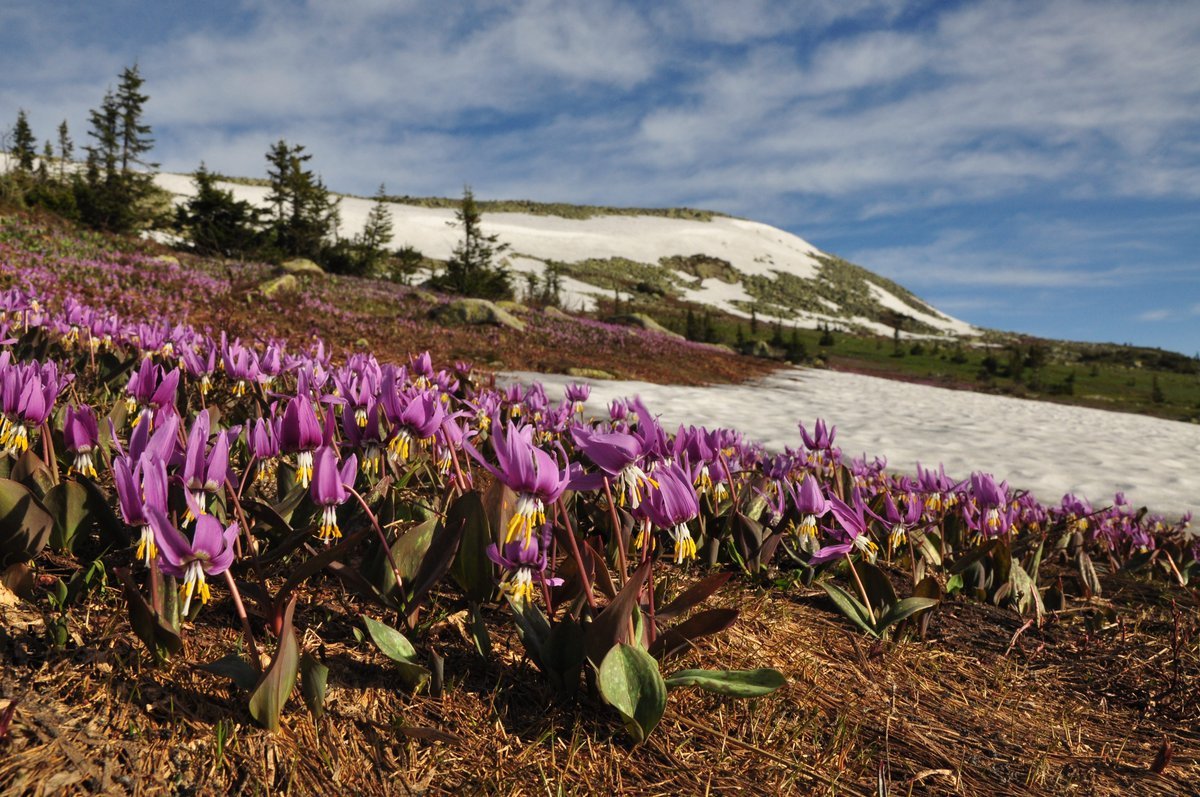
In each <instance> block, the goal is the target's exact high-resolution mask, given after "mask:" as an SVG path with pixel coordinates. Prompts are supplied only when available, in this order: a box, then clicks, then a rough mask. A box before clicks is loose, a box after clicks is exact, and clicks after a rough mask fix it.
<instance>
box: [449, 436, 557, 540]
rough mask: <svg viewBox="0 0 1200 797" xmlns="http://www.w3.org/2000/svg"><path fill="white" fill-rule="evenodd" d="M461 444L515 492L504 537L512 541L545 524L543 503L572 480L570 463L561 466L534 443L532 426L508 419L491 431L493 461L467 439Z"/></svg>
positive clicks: (553, 500) (551, 499)
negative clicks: (502, 428)
mask: <svg viewBox="0 0 1200 797" xmlns="http://www.w3.org/2000/svg"><path fill="white" fill-rule="evenodd" d="M463 448H465V449H466V450H467V452H468V453H469V454H470V455H471V456H472V457H474V458H475V460H476V461H478V462H479V464H481V465H483V467H485V468H486V469H487V470H488V471H489V472H490V473H491V474H492V475H493V476H495V477H496V479H497V480H499V481H500V483H501V484H503V485H505V486H506V487H508V488H509V489H510V490H512V491H513V492H514V493H516V494H517V505H516V510H515V511H514V512H513V516H512V519H511V520H509V522H508V528H507V529H506V531H505V535H504V541H505V542H506V543H509V542H512V541H513V540H515V539H516V538H517V537H518V536H520V537H522V538H523V539H524V540H526V541H528V540H529V539H531V538H532V537H533V532H534V530H535V529H541V528H542V527H543V526H545V525H546V504H552V503H554V502H555V501H557V500H558V499H559V497H560V496H562V494H563V493H564V492H565V491H566V489H567V485H568V484H569V483H570V480H571V471H570V469H569V467H567V466H566V465H561V466H560V465H559V463H558V462H556V461H555V459H554V457H552V456H550V455H549V454H547V453H546V452H545V451H543V450H541V449H540V448H536V447H535V446H534V445H533V427H532V426H522V427H520V428H517V427H516V426H515V425H514V424H513V423H512V422H511V421H510V422H509V423H508V430H507V432H504V431H502V430H500V429H499V428H497V429H495V430H494V431H493V433H492V450H493V451H494V452H495V454H496V464H495V465H492V464H491V463H490V462H488V461H487V460H486V459H485V458H484V457H483V455H482V454H480V453H479V451H478V450H476V449H475V447H474V446H472V445H471V443H470V442H468V441H466V440H464V441H463ZM563 459H566V456H565V455H563Z"/></svg>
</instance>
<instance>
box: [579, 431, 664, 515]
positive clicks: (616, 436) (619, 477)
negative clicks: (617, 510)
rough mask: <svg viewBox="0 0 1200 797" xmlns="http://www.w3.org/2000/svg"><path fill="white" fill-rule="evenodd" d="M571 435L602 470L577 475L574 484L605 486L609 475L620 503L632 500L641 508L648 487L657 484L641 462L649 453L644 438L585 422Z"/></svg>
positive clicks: (580, 486) (585, 488)
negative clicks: (590, 426) (589, 424)
mask: <svg viewBox="0 0 1200 797" xmlns="http://www.w3.org/2000/svg"><path fill="white" fill-rule="evenodd" d="M571 437H573V438H574V440H575V445H576V446H577V447H578V448H579V450H580V451H581V452H583V453H584V454H585V455H587V458H588V459H590V460H591V461H592V462H594V463H596V466H597V467H599V468H600V473H593V474H587V475H583V476H579V477H577V478H576V479H575V480H574V482H573V483H572V485H571V486H572V488H573V489H578V490H594V489H597V488H599V487H602V486H604V480H605V479H607V480H609V481H610V482H612V483H613V485H614V486H615V488H616V493H617V503H619V504H621V505H624V504H625V503H626V502H628V503H629V506H630V507H631V508H632V509H637V508H638V505H639V504H640V503H641V502H642V496H643V495H645V493H646V491H647V489H648V487H649V486H650V485H655V481H654V479H652V478H650V477H649V476H647V475H646V471H644V470H643V469H642V467H641V465H640V464H639V461H640V460H642V458H643V457H644V453H645V448H644V444H643V440H642V439H641V438H639V437H636V436H634V435H631V434H626V433H625V432H599V431H595V430H592V429H588V428H587V427H582V426H577V427H575V428H573V429H572V430H571Z"/></svg>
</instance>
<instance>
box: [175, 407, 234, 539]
mask: <svg viewBox="0 0 1200 797" xmlns="http://www.w3.org/2000/svg"><path fill="white" fill-rule="evenodd" d="M208 437H209V420H208V410H201V411H200V413H199V414H198V415H197V416H196V420H195V421H193V422H192V429H191V431H190V432H189V433H188V439H187V447H186V448H185V449H184V456H183V471H182V473H181V474H180V476H181V477H182V478H183V486H184V489H185V490H187V497H188V499H189V500H188V513H189V514H190V515H203V514H204V513H205V512H207V511H208V510H207V502H208V499H207V496H208V495H209V494H215V493H217V492H219V491H220V490H221V488H222V487H223V486H224V484H225V481H226V479H228V478H229V435H228V434H225V433H220V434H218V435H217V442H216V443H214V444H213V447H212V450H211V451H209V450H208Z"/></svg>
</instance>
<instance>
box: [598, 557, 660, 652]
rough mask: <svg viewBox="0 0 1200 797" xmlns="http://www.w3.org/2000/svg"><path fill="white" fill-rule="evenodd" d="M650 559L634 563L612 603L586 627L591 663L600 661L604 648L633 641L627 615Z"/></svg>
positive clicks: (631, 609) (630, 614)
mask: <svg viewBox="0 0 1200 797" xmlns="http://www.w3.org/2000/svg"><path fill="white" fill-rule="evenodd" d="M650 562H651V560H650V559H647V560H646V561H645V562H642V563H641V564H640V565H638V568H637V570H634V571H633V575H631V576H630V577H629V580H628V581H626V582H625V586H624V587H622V588H621V591H620V592H618V593H617V597H615V598H613V599H612V602H611V603H609V604H608V605H607V606H605V607H604V608H603V609H601V610H600V613H599V614H597V615H596V619H595V621H593V622H592V625H591V627H589V628H588V629H587V655H588V658H589V659H591V660H592V663H593V664H595V663H596V662H600V661H603V660H604V659H605V657H606V656H607V654H608V651H609V650H610V649H611V648H612V647H613V645H616V644H618V643H622V642H626V643H629V642H636V641H637V640H636V639H630V638H629V631H630V625H631V622H630V618H631V617H632V614H633V610H634V608H635V607H636V606H637V599H638V595H639V594H640V593H641V591H642V585H643V584H645V583H646V578H647V576H649V575H650Z"/></svg>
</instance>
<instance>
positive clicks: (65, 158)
mask: <svg viewBox="0 0 1200 797" xmlns="http://www.w3.org/2000/svg"><path fill="white" fill-rule="evenodd" d="M74 155H75V142H74V141H72V140H71V133H70V131H68V130H67V120H66V119H63V120H62V124H60V125H59V126H58V157H59V161H58V179H59V180H60V181H61V180H65V179H66V178H67V164H68V163H70V162H71V158H72V157H73V156H74Z"/></svg>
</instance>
